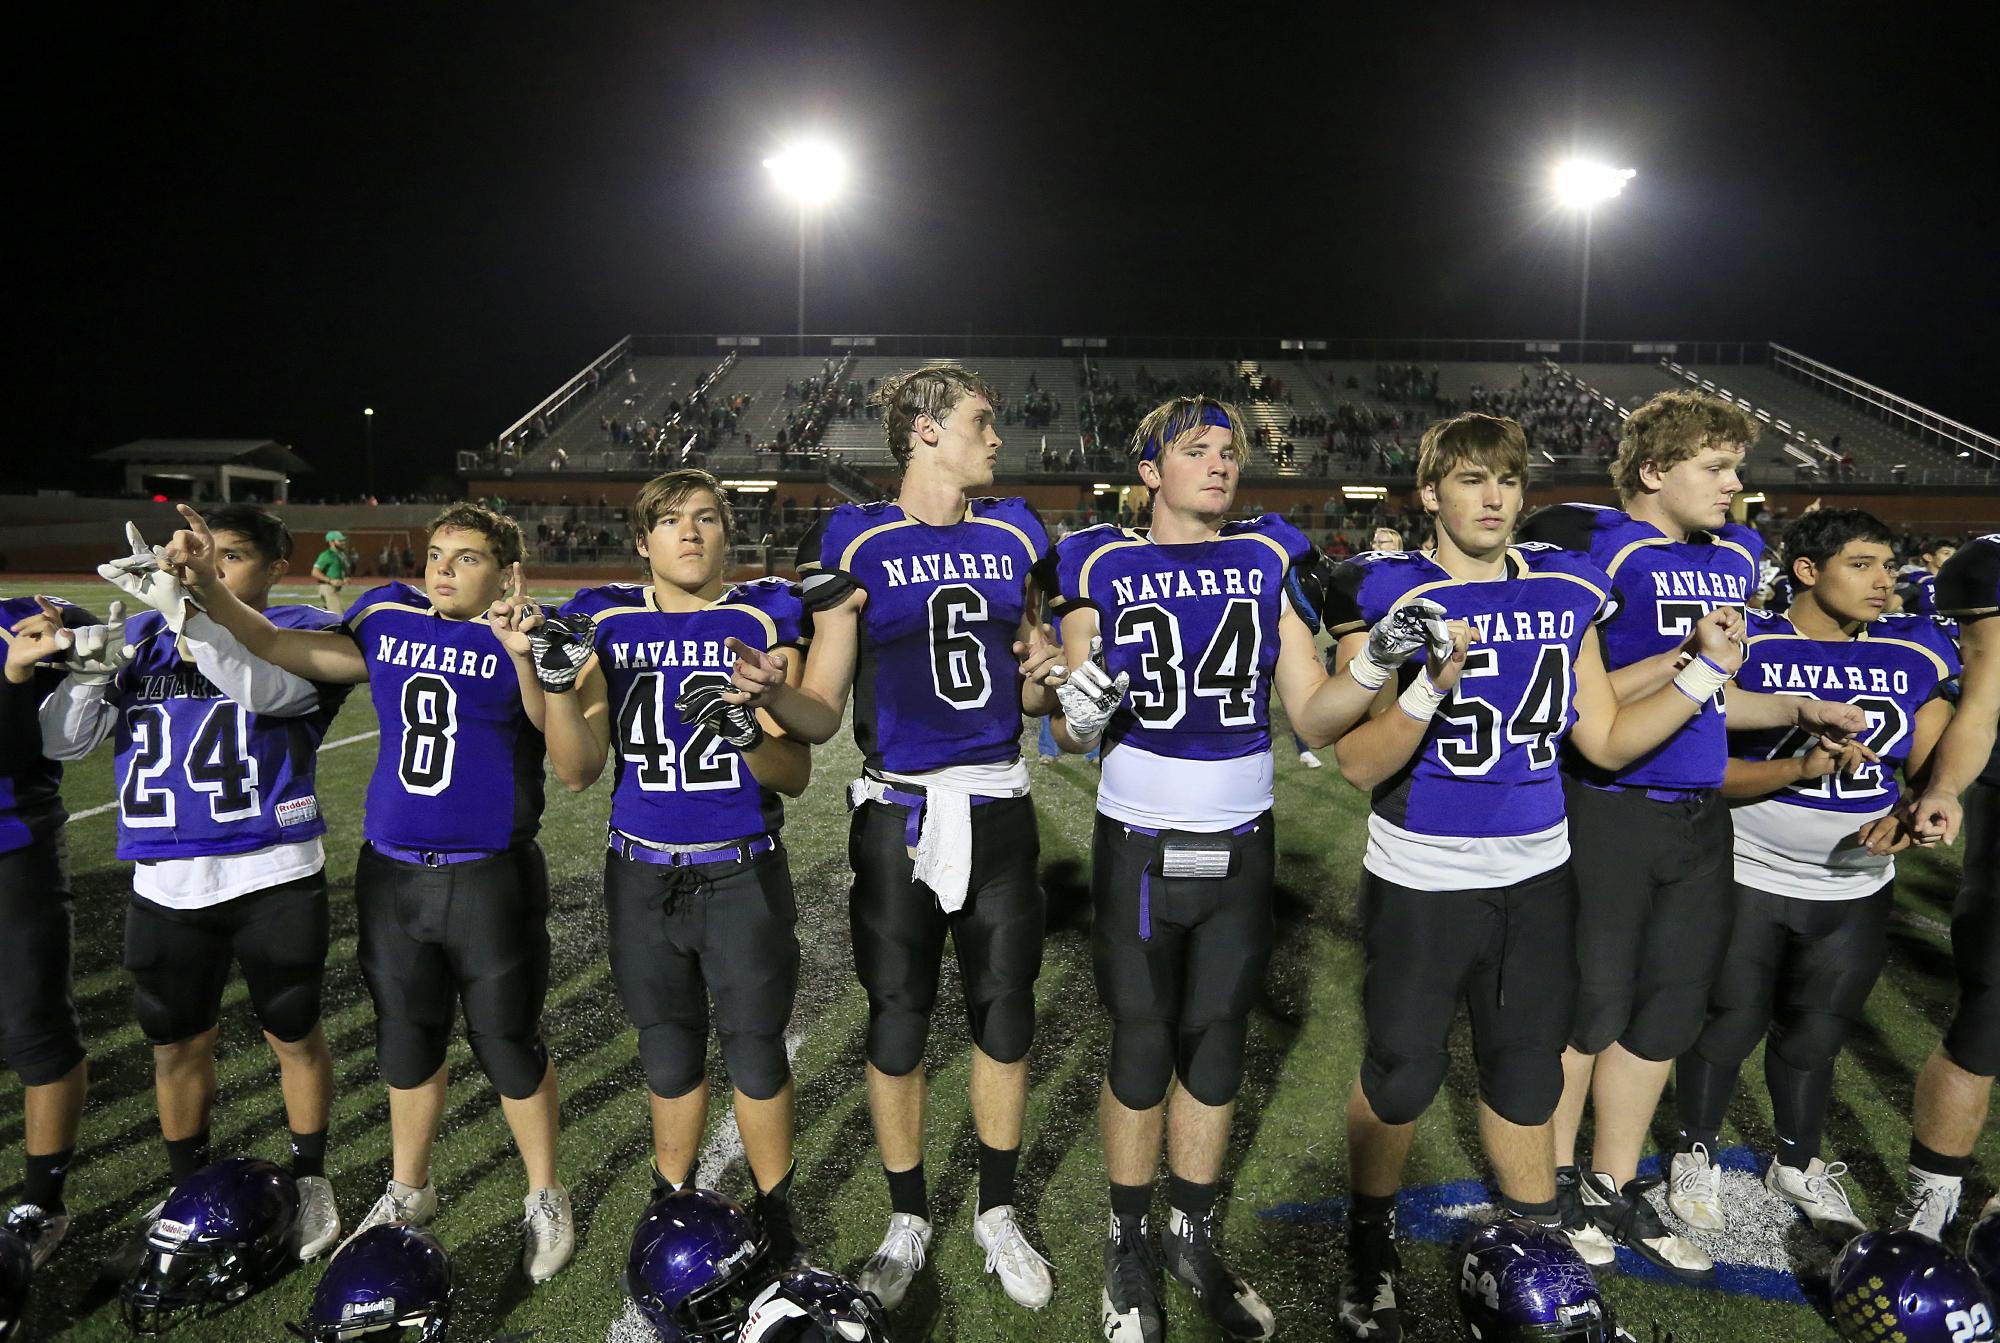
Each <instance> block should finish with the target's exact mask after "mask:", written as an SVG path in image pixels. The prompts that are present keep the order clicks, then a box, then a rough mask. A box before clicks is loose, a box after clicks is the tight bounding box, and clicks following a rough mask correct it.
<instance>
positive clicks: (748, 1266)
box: [625, 1189, 764, 1343]
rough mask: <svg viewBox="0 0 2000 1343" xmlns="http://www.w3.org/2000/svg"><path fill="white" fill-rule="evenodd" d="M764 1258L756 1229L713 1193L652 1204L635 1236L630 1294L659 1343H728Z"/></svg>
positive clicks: (686, 1192) (683, 1193)
mask: <svg viewBox="0 0 2000 1343" xmlns="http://www.w3.org/2000/svg"><path fill="white" fill-rule="evenodd" d="M763 1253H764V1235H763V1232H762V1231H760V1230H759V1229H758V1227H757V1221H756V1219H755V1218H753V1217H751V1216H750V1214H749V1213H747V1212H745V1211H744V1210H743V1209H742V1207H741V1206H740V1205H738V1204H737V1203H735V1202H734V1201H732V1200H730V1199H727V1198H724V1197H723V1196H722V1195H720V1194H717V1193H712V1192H710V1191H709V1190H706V1189H683V1190H680V1191H678V1192H677V1193H672V1194H667V1195H665V1196H664V1197H661V1198H657V1199H654V1200H653V1203H652V1206H651V1207H649V1208H647V1209H646V1214H645V1216H643V1217H641V1218H640V1219H639V1226H638V1229H637V1230H635V1231H633V1233H632V1251H631V1254H630V1256H629V1257H628V1258H627V1259H626V1261H625V1292H626V1295H628V1296H630V1297H631V1298H632V1302H633V1304H634V1305H636V1306H637V1307H638V1308H639V1313H640V1314H641V1315H643V1316H645V1317H646V1322H647V1323H648V1324H650V1325H652V1326H653V1332H654V1333H655V1334H657V1335H658V1336H659V1339H660V1343H706V1341H708V1340H714V1341H715V1343H726V1340H729V1339H733V1338H734V1337H735V1336H736V1325H737V1310H738V1308H739V1307H740V1306H741V1304H742V1303H741V1301H739V1300H738V1299H737V1296H738V1293H739V1291H740V1290H741V1289H742V1288H743V1287H744V1286H745V1285H746V1284H747V1282H748V1281H749V1279H750V1276H751V1274H752V1273H753V1272H754V1271H755V1269H756V1268H757V1264H758V1260H759V1259H761V1258H762V1257H763Z"/></svg>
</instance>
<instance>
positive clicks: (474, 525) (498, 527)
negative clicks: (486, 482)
mask: <svg viewBox="0 0 2000 1343" xmlns="http://www.w3.org/2000/svg"><path fill="white" fill-rule="evenodd" d="M447 527H450V528H452V529H454V530H456V531H461V532H478V533H479V534H480V535H481V536H483V537H485V538H486V544H487V545H488V546H490V547H491V548H492V550H493V558H494V559H495V560H496V561H497V562H498V563H499V565H500V567H501V568H502V569H505V568H508V567H510V566H512V565H515V564H519V563H520V562H521V555H522V552H523V551H524V550H526V548H527V547H526V543H525V541H524V540H523V538H522V536H521V524H520V523H518V522H516V521H514V519H512V518H510V517H508V516H507V515H506V514H505V513H496V512H494V511H493V510H492V509H490V508H488V507H486V506H485V505H484V504H475V503H472V502H470V501H467V500H460V501H459V502H457V503H455V504H446V505H445V506H444V508H443V510H442V511H440V512H439V513H438V515H437V516H436V517H434V518H432V519H431V521H430V525H429V526H428V527H427V528H425V532H426V533H427V534H428V535H431V536H436V535H437V534H438V533H439V532H440V531H443V530H444V529H445V528H447Z"/></svg>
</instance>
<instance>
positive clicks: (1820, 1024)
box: [1769, 1012, 1847, 1072]
mask: <svg viewBox="0 0 2000 1343" xmlns="http://www.w3.org/2000/svg"><path fill="white" fill-rule="evenodd" d="M1846 1040H1847V1019H1846V1018H1845V1017H1839V1016H1835V1015H1834V1014H1833V1013H1831V1012H1811V1013H1807V1014H1805V1015H1803V1016H1801V1017H1799V1018H1798V1019H1797V1020H1794V1021H1791V1022H1788V1023H1786V1024H1785V1025H1783V1026H1782V1027H1778V1028H1774V1029H1773V1030H1772V1032H1771V1043H1770V1045H1769V1049H1770V1050H1771V1052H1772V1053H1774V1054H1776V1055H1777V1056H1778V1058H1779V1059H1780V1060H1781V1061H1782V1062H1784V1063H1785V1064H1786V1065H1787V1066H1788V1067H1791V1068H1794V1069H1797V1070H1798V1071H1799V1072H1814V1071H1817V1070H1819V1069H1821V1068H1824V1067H1826V1066H1827V1065H1828V1064H1830V1063H1832V1062H1833V1061H1834V1059H1835V1058H1836V1057H1837V1056H1838V1055H1839V1053H1840V1047H1841V1045H1842V1044H1844V1043H1845V1042H1846Z"/></svg>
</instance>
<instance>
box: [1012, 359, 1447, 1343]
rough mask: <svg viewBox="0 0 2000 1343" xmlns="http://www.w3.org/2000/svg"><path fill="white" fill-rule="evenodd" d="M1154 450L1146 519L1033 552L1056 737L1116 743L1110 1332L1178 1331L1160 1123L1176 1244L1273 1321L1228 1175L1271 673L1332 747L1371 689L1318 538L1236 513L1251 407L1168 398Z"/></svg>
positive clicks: (1174, 1250) (1263, 872) (1198, 1290)
mask: <svg viewBox="0 0 2000 1343" xmlns="http://www.w3.org/2000/svg"><path fill="white" fill-rule="evenodd" d="M1134 452H1135V454H1136V456H1137V457H1138V460H1139V466H1138V472H1139V479H1140V481H1141V482H1142V483H1143V484H1144V485H1145V486H1146V488H1147V489H1149V490H1151V491H1152V492H1153V521H1152V526H1151V527H1150V529H1148V530H1147V531H1145V532H1135V531H1127V530H1125V529H1122V528H1119V527H1114V526H1108V525H1107V526H1100V527H1092V528H1089V529H1087V530H1085V531H1081V532H1077V533H1075V534H1074V535H1071V536H1069V537H1067V538H1065V539H1064V540H1063V541H1062V542H1060V543H1059V544H1058V545H1057V546H1056V548H1055V550H1054V551H1053V552H1051V554H1050V555H1049V557H1048V558H1047V559H1045V560H1044V561H1043V562H1042V566H1041V569H1040V570H1039V571H1038V573H1037V575H1036V582H1037V587H1038V588H1039V589H1040V590H1042V591H1046V592H1049V593H1051V594H1052V595H1053V598H1054V601H1055V606H1056V610H1057V612H1058V613H1059V615H1060V616H1061V619H1062V633H1063V639H1062V642H1063V648H1064V652H1065V657H1066V660H1067V662H1068V663H1069V665H1070V676H1069V678H1068V680H1067V682H1066V683H1065V684H1064V685H1063V686H1061V687H1060V688H1059V689H1058V690H1057V692H1056V693H1057V696H1058V698H1059V700H1060V702H1061V708H1062V711H1061V713H1060V714H1059V715H1058V716H1057V717H1056V718H1055V719H1054V730H1055V735H1056V739H1057V741H1058V742H1059V743H1060V744H1061V745H1063V746H1064V747H1065V748H1066V749H1068V750H1071V751H1076V752H1079V753H1081V752H1087V751H1089V750H1091V749H1092V748H1094V747H1096V746H1097V744H1098V742H1099V739H1100V738H1102V740H1103V743H1104V748H1103V775H1102V777H1101V779H1100V780H1099V783H1098V789H1097V832H1096V840H1095V844H1094V847H1093V852H1092V858H1091V869H1090V870H1091V896H1092V904H1093V906H1094V909H1095V913H1094V916H1093V919H1092V925H1091V942H1092V947H1093V960H1094V962H1095V965H1096V977H1097V992H1098V998H1099V1000H1100V1001H1101V1002H1102V1003H1103V1004H1104V1008H1105V1010H1106V1011H1107V1012H1108V1013H1109V1014H1110V1016H1111V1021H1112V1032H1111V1057H1110V1062H1109V1066H1108V1067H1107V1069H1106V1071H1105V1078H1104V1085H1103V1089H1102V1092H1101V1094H1100V1096H1099V1099H1098V1124H1099V1128H1100V1130H1101V1131H1102V1134H1103V1139H1104V1160H1105V1167H1106V1174H1107V1175H1108V1176H1109V1179H1110V1185H1111V1213H1112V1216H1111V1225H1110V1232H1109V1236H1108V1238H1107V1241H1106V1244H1105V1250H1104V1295H1103V1305H1102V1309H1103V1325H1104V1332H1105V1337H1107V1338H1111V1339H1119V1340H1128V1339H1137V1340H1148V1341H1150V1340H1157V1339H1160V1338H1162V1337H1164V1335H1165V1330H1166V1320H1165V1311H1164V1303H1163V1301H1162V1300H1161V1283H1160V1267H1159V1259H1158V1258H1157V1256H1156V1252H1155V1251H1154V1248H1153V1245H1152V1239H1151V1235H1150V1232H1149V1230H1148V1227H1147V1214H1148V1213H1149V1212H1150V1210H1151V1207H1152V1202H1153V1186H1154V1182H1155V1179H1156V1177H1157V1173H1158V1170H1159V1165H1160V1152H1161V1147H1162V1144H1163V1139H1164V1141H1165V1145H1166V1147H1167V1149H1168V1169H1169V1179H1168V1205H1169V1213H1168V1220H1167V1233H1166V1237H1165V1244H1166V1261H1167V1265H1168V1267H1169V1268H1170V1269H1171V1271H1172V1272H1173V1275H1174V1276H1175V1277H1176V1278H1178V1279H1179V1280H1180V1281H1181V1282H1183V1283H1185V1284H1186V1285H1187V1286H1188V1287H1189V1288H1190V1289H1191V1290H1193V1292H1194V1293H1195V1296H1196V1299H1197V1300H1198V1301H1199V1302H1200V1303H1201V1306H1202V1308H1203V1309H1204V1310H1205V1311H1206V1312H1207V1313H1208V1315H1209V1317H1210V1318H1211V1319H1213V1320H1214V1321H1215V1322H1216V1324H1217V1325H1219V1326H1220V1327H1221V1328H1222V1330H1223V1332H1224V1333H1226V1334H1228V1335H1229V1336H1230V1337H1232V1338H1268V1337H1270V1336H1271V1334H1272V1332H1273V1331H1274V1329H1275V1328H1276V1321H1275V1319H1274V1318H1273V1316H1272V1313H1271V1310H1270V1308H1269V1307H1268V1306H1266V1305H1265V1304H1264V1302H1263V1300H1262V1299H1261V1298H1260V1297H1259V1296H1258V1295H1257V1293H1256V1292H1255V1291H1254V1290H1252V1289H1251V1288H1250V1287H1249V1286H1248V1285H1247V1284H1245V1283H1244V1281H1243V1280H1242V1278H1240V1277H1239V1276H1237V1274H1236V1273H1235V1271H1234V1270H1232V1269H1231V1268H1230V1267H1229V1265H1228V1264H1227V1263H1226V1262H1225V1261H1224V1260H1223V1257H1222V1250H1221V1243H1220V1221H1221V1217H1220V1214H1219V1212H1218V1211H1217V1209H1216V1195H1217V1190H1218V1186H1219V1183H1220V1181H1221V1178H1222V1166H1223V1159H1224V1157H1225V1155H1226V1154H1227V1151H1228V1146H1229V1126H1230V1120H1231V1117H1232V1116H1233V1115H1234V1114H1235V1101H1236V1094H1237V1091H1238V1089H1239V1088H1240V1087H1241V1085H1242V1081H1243V1046H1244V1039H1245V1034H1246V1031H1247V1025H1248V1018H1249V1013H1250V1008H1251V1006H1252V1004H1253V1003H1255V1002H1256V1001H1257V998H1258V996H1259V994H1260V993H1261V991H1262V989H1263V984H1264V971H1265V967H1266V965H1267V964H1268V963H1269V961H1270V957H1271V950H1272V944H1273V941H1274V938H1275V924H1274V919H1273V914H1272V895H1273V877H1274V867H1275V860H1276V848H1275V831H1274V827H1273V824H1272V815H1271V807H1272V754H1271V716H1270V696H1271V690H1272V688H1273V687H1274V686H1275V687H1276V689H1277V691H1278V695H1279V697H1280V698H1281V699H1282V700H1283V701H1284V703H1285V707H1286V709H1287V710H1288V711H1289V713H1290V716H1291V720H1292V728H1293V731H1294V732H1296V733H1297V734H1298V735H1299V737H1300V739H1301V740H1302V741H1304V742H1306V743H1307V744H1308V746H1321V745H1324V744H1326V742H1328V741H1329V740H1331V739H1332V738H1333V737H1334V736H1335V735H1336V734H1337V733H1338V732H1340V731H1341V730H1343V729H1344V728H1346V727H1347V726H1348V725H1349V724H1351V723H1352V722H1354V721H1355V720H1356V719H1358V718H1359V717H1361V716H1362V715H1363V714H1365V713H1366V712H1367V711H1368V706H1369V705H1370V703H1372V702H1373V700H1374V697H1375V691H1374V688H1373V687H1372V686H1368V685H1364V684H1363V683H1362V682H1361V681H1360V680H1357V679H1356V678H1355V677H1354V676H1341V677H1329V676H1328V675H1327V674H1326V671H1325V669H1324V668H1323V667H1322V666H1321V664H1320V660H1319V654H1318V651H1317V649H1316V648H1315V646H1314V643H1313V633H1314V629H1315V628H1316V627H1317V625H1318V623H1319V605H1320V602H1319V600H1318V599H1317V597H1316V596H1315V595H1312V594H1314V593H1316V591H1317V589H1316V587H1315V585H1316V584H1317V583H1319V582H1321V581H1323V579H1324V577H1325V575H1324V573H1323V572H1322V570H1321V565H1320V559H1321V557H1320V556H1319V554H1318V552H1317V551H1316V549H1315V548H1314V546H1313V544H1312V543H1311V542H1310V541H1308V540H1307V539H1306V538H1305V537H1304V536H1303V535H1302V534H1300V532H1299V531H1298V529H1297V528H1295V527H1293V526H1292V525H1291V524H1290V523H1288V522H1286V521H1285V520H1284V519H1282V518H1280V517H1279V516H1278V515H1277V514H1275V513H1267V514H1265V515H1264V516H1263V517H1260V518H1256V519H1253V520H1251V521H1248V522H1225V521H1224V519H1225V518H1226V517H1227V515H1228V512H1229V509H1230V507H1231V505H1232V504H1233V503H1234V502H1235V498H1236V487H1237V482H1238V478H1239V476H1240V473H1241V471H1242V466H1243V460H1244V457H1245V454H1246V449H1245V441H1244V433H1243V422H1242V419H1241V417H1240V416H1239V415H1238V414H1237V412H1236V410H1235V408H1234V407H1232V406H1229V405H1226V404H1224V403H1222V402H1220V401H1215V400H1212V399H1209V398H1207V397H1178V398H1176V399H1174V400H1172V401H1169V402H1167V403H1166V404H1164V405H1162V406H1160V407H1158V408H1157V409H1155V410H1154V411H1153V412H1152V413H1151V414H1149V415H1147V416H1146V417H1145V418H1144V419H1143V420H1141V421H1140V423H1139V426H1138V430H1137V432H1136V434H1135V436H1134ZM1399 627H1400V628H1404V629H1405V630H1406V632H1407V638H1406V642H1405V644H1404V647H1403V650H1402V651H1403V652H1404V653H1405V654H1407V653H1408V652H1410V651H1414V650H1415V649H1417V648H1421V647H1422V646H1423V641H1424V640H1423V630H1422V627H1421V624H1420V623H1409V622H1404V623H1403V624H1402V625H1401V626H1399ZM1385 628H1387V626H1385ZM1358 661H1359V660H1357V663H1358ZM1388 674H1389V670H1388V669H1386V668H1385V669H1384V670H1383V677H1384V679H1386V677H1387V676H1388ZM1376 684H1379V682H1377V683H1376ZM1177 1079H1178V1081H1179V1088H1178V1089H1177V1090H1174V1089H1173V1088H1174V1083H1175V1081H1176V1080H1177ZM1170 1090H1171V1091H1172V1100H1171V1102H1169V1100H1168V1095H1169V1092H1170Z"/></svg>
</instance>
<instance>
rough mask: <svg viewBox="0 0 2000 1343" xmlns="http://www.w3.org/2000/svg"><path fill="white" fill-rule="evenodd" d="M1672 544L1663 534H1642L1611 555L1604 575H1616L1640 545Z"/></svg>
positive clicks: (1608, 576) (1607, 576)
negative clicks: (1619, 567) (1620, 566)
mask: <svg viewBox="0 0 2000 1343" xmlns="http://www.w3.org/2000/svg"><path fill="white" fill-rule="evenodd" d="M1672 544H1673V542H1672V541H1670V540H1668V539H1667V538H1666V537H1664V536H1642V537H1640V538H1639V539H1638V540H1637V541H1633V542H1630V543H1629V544H1627V545H1626V547H1625V548H1624V549H1623V550H1621V551H1619V552H1618V553H1617V554H1616V555H1613V556H1612V557H1611V563H1609V564H1607V565H1605V566H1604V576H1605V577H1606V578H1616V577H1618V566H1619V565H1621V564H1623V563H1625V559H1626V557H1627V556H1629V555H1630V554H1631V553H1632V552H1633V551H1635V550H1637V549H1639V548H1640V547H1641V546H1670V545H1672ZM1742 548H1743V547H1741V546H1738V547H1737V549H1738V550H1741V549H1742Z"/></svg>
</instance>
